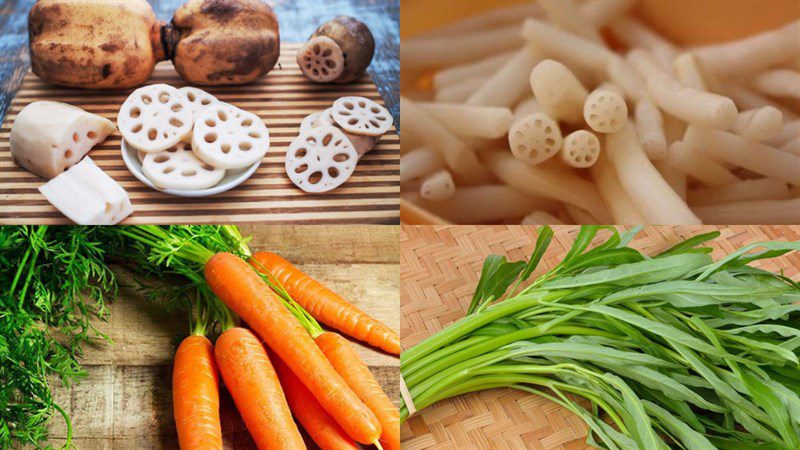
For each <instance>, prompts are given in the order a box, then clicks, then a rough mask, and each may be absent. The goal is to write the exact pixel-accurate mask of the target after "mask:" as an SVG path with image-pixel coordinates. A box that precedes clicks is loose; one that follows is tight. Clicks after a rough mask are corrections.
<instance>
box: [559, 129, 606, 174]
mask: <svg viewBox="0 0 800 450" xmlns="http://www.w3.org/2000/svg"><path fill="white" fill-rule="evenodd" d="M599 157H600V140H599V139H598V138H597V136H595V135H594V133H591V132H589V131H586V130H578V131H575V132H573V133H570V134H569V135H567V137H565V138H564V146H563V148H562V149H561V159H563V160H564V162H566V163H567V164H569V165H570V166H572V167H576V168H578V169H585V168H587V167H591V166H593V165H594V163H596V162H597V158H599Z"/></svg>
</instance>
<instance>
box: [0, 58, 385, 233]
mask: <svg viewBox="0 0 800 450" xmlns="http://www.w3.org/2000/svg"><path fill="white" fill-rule="evenodd" d="M300 45H301V44H283V45H282V46H281V57H280V60H279V66H276V68H275V69H274V70H273V71H272V72H270V73H269V75H267V76H266V77H264V78H262V79H261V80H259V81H258V82H256V83H254V84H251V85H246V86H229V87H219V88H208V89H207V90H208V91H209V92H210V93H212V94H214V95H215V96H216V97H217V98H219V99H220V100H222V101H224V102H228V103H231V104H233V105H235V106H238V107H240V108H243V109H246V110H248V111H250V112H252V113H254V114H257V115H258V116H259V117H261V118H262V119H263V120H264V122H265V123H266V125H267V127H268V128H269V131H270V150H269V152H268V153H267V155H266V156H265V157H264V159H263V161H262V163H261V166H260V167H259V168H258V170H257V171H256V172H255V173H254V174H253V176H252V177H251V178H250V179H248V180H247V181H246V182H245V183H243V184H242V185H240V186H238V187H236V188H234V189H232V190H230V191H228V192H225V193H222V194H218V195H215V196H212V197H204V198H194V199H192V198H183V197H176V196H172V195H168V194H164V193H162V192H158V191H156V190H154V189H151V188H149V187H147V186H146V185H144V184H143V183H142V182H140V181H139V180H137V179H136V178H135V177H134V176H133V175H132V174H131V173H130V172H129V171H128V169H127V167H126V166H125V163H124V162H123V161H122V156H121V153H120V139H121V136H120V134H119V133H115V134H114V135H112V136H109V138H108V139H106V141H105V142H103V143H102V144H100V145H98V146H97V147H95V148H94V149H93V150H92V151H90V152H89V156H91V158H92V159H93V160H94V161H95V162H96V163H97V164H98V165H99V166H100V167H101V168H102V169H103V170H105V171H106V172H107V173H108V174H109V175H110V176H111V177H112V178H114V179H115V180H116V181H117V182H119V183H120V184H121V185H122V187H123V188H125V190H127V191H128V194H129V195H130V197H131V201H132V202H133V207H134V210H135V212H134V214H133V215H132V216H130V217H129V218H128V219H127V220H126V221H125V223H128V224H141V223H155V224H166V223H233V222H236V223H242V222H275V223H383V224H387V223H388V224H393V223H399V220H400V219H399V218H400V212H399V208H400V206H399V205H400V201H399V193H400V138H399V136H398V134H397V130H396V129H395V128H392V129H391V130H390V131H389V132H388V133H387V134H386V135H384V136H383V137H382V138H381V140H380V142H378V144H377V145H376V146H375V148H373V149H372V151H370V152H369V153H367V154H366V155H365V156H364V157H363V158H362V159H361V161H360V162H359V164H358V166H357V167H356V170H355V172H354V173H353V176H352V177H350V179H349V180H348V181H347V182H346V183H345V184H344V185H342V186H341V187H340V188H338V189H336V190H334V191H332V192H329V193H326V194H315V195H310V194H306V193H305V192H303V191H301V190H300V189H298V188H296V187H295V186H294V185H293V184H292V183H291V182H290V181H289V178H288V177H287V176H286V173H285V169H284V157H285V154H286V149H287V148H288V146H289V144H290V143H291V141H292V139H294V138H295V137H296V136H297V134H298V133H299V131H298V129H299V126H300V121H301V120H302V119H303V118H304V117H305V116H306V115H308V114H310V113H312V112H315V111H321V110H323V109H325V108H327V107H329V106H330V105H331V104H332V103H333V102H334V101H335V100H336V99H337V98H339V97H342V96H347V95H356V96H362V97H366V98H369V99H372V100H375V101H377V102H378V103H381V104H382V103H383V101H382V100H381V96H380V94H379V93H378V90H377V88H376V86H375V84H374V83H373V82H372V79H371V78H370V77H369V76H368V75H365V76H364V77H363V78H362V79H360V80H359V81H357V82H355V83H352V84H347V85H320V84H315V83H312V82H310V81H308V80H307V79H306V78H305V77H304V76H303V75H302V73H301V72H300V69H299V67H298V66H297V63H296V62H295V53H296V52H297V49H298V48H299V46H300ZM155 83H166V84H170V85H173V86H175V87H181V86H185V85H186V83H185V82H184V81H183V79H181V78H180V77H179V76H178V74H177V73H176V72H175V71H174V70H173V68H172V64H171V63H170V62H162V63H159V64H158V65H157V66H156V69H155V73H154V74H153V76H152V77H151V78H150V79H149V80H148V81H147V84H155ZM131 92H133V89H129V90H124V91H87V90H77V89H69V88H64V87H59V86H55V85H51V84H48V83H46V82H44V81H42V80H40V79H39V78H38V77H36V76H35V75H33V73H28V75H26V76H25V79H24V80H23V82H22V85H21V86H20V90H19V92H18V93H17V95H16V97H15V98H14V100H13V101H12V102H11V106H10V108H9V110H8V113H7V114H6V117H5V119H4V120H3V123H2V125H0V224H66V223H69V221H68V220H67V219H66V218H65V217H64V216H62V215H61V214H60V213H59V212H58V210H56V209H55V208H54V207H53V206H52V205H50V203H48V202H47V200H45V198H44V197H43V196H42V195H41V194H40V193H39V191H38V190H37V188H38V187H39V186H40V185H42V184H43V183H44V182H45V181H46V180H44V179H42V178H40V177H38V176H36V175H33V174H31V173H29V172H27V171H25V170H24V169H22V168H20V167H19V166H17V165H16V164H15V163H14V161H13V160H12V158H11V153H10V147H9V137H10V132H11V125H12V123H13V122H14V119H15V118H16V117H17V114H18V113H19V112H20V111H21V110H22V108H24V107H25V106H26V105H28V104H29V103H31V102H34V101H36V100H54V101H61V102H66V103H70V104H73V105H76V106H79V107H81V108H84V109H85V110H87V111H89V112H92V113H96V114H100V115H102V116H103V117H106V118H108V119H110V120H112V121H114V122H115V123H116V120H117V112H118V111H119V107H120V106H121V105H122V102H123V101H125V99H126V98H127V97H128V95H129V94H130V93H131Z"/></svg>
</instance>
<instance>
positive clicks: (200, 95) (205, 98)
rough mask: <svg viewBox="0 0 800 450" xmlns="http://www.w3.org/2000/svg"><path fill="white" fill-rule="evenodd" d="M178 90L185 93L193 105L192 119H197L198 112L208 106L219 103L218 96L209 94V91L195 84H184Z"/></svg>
mask: <svg viewBox="0 0 800 450" xmlns="http://www.w3.org/2000/svg"><path fill="white" fill-rule="evenodd" d="M178 92H180V93H181V94H183V95H184V96H185V97H186V99H187V100H189V103H190V104H191V105H192V119H193V120H194V119H197V116H198V114H200V112H201V111H203V110H204V109H206V108H208V107H209V106H211V105H215V104H217V103H219V100H218V99H217V97H214V96H213V95H211V94H209V93H208V92H206V91H204V90H202V89H198V88H196V87H193V86H184V87H182V88H180V89H178Z"/></svg>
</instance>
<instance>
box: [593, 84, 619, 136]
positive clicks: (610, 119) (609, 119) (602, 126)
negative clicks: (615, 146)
mask: <svg viewBox="0 0 800 450" xmlns="http://www.w3.org/2000/svg"><path fill="white" fill-rule="evenodd" d="M583 118H584V120H586V123H587V124H588V125H589V127H590V128H591V129H592V130H594V131H597V132H598V133H616V132H617V131H619V130H621V129H622V127H624V126H625V123H626V122H627V121H628V106H627V105H626V104H625V100H624V99H623V98H622V96H621V95H620V94H619V93H617V92H615V91H613V90H611V89H597V90H595V91H594V92H592V93H591V94H589V96H588V97H586V103H584V105H583Z"/></svg>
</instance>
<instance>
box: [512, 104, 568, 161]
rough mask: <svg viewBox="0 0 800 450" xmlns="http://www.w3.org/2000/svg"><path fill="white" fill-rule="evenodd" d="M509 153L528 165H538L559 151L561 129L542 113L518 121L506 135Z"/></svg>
mask: <svg viewBox="0 0 800 450" xmlns="http://www.w3.org/2000/svg"><path fill="white" fill-rule="evenodd" d="M508 142H509V145H510V148H511V152H512V153H513V154H514V156H516V157H517V158H519V159H521V160H523V161H525V162H527V163H528V164H539V163H542V162H544V161H546V160H547V159H550V158H551V157H553V156H554V155H555V154H556V153H558V150H559V149H561V144H562V138H561V129H560V128H559V127H558V123H557V122H556V121H554V120H553V119H551V118H550V117H549V116H547V115H546V114H544V113H535V114H531V115H529V116H527V117H524V118H522V119H520V120H518V121H517V122H516V123H514V125H513V126H512V127H511V130H510V131H509V134H508Z"/></svg>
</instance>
